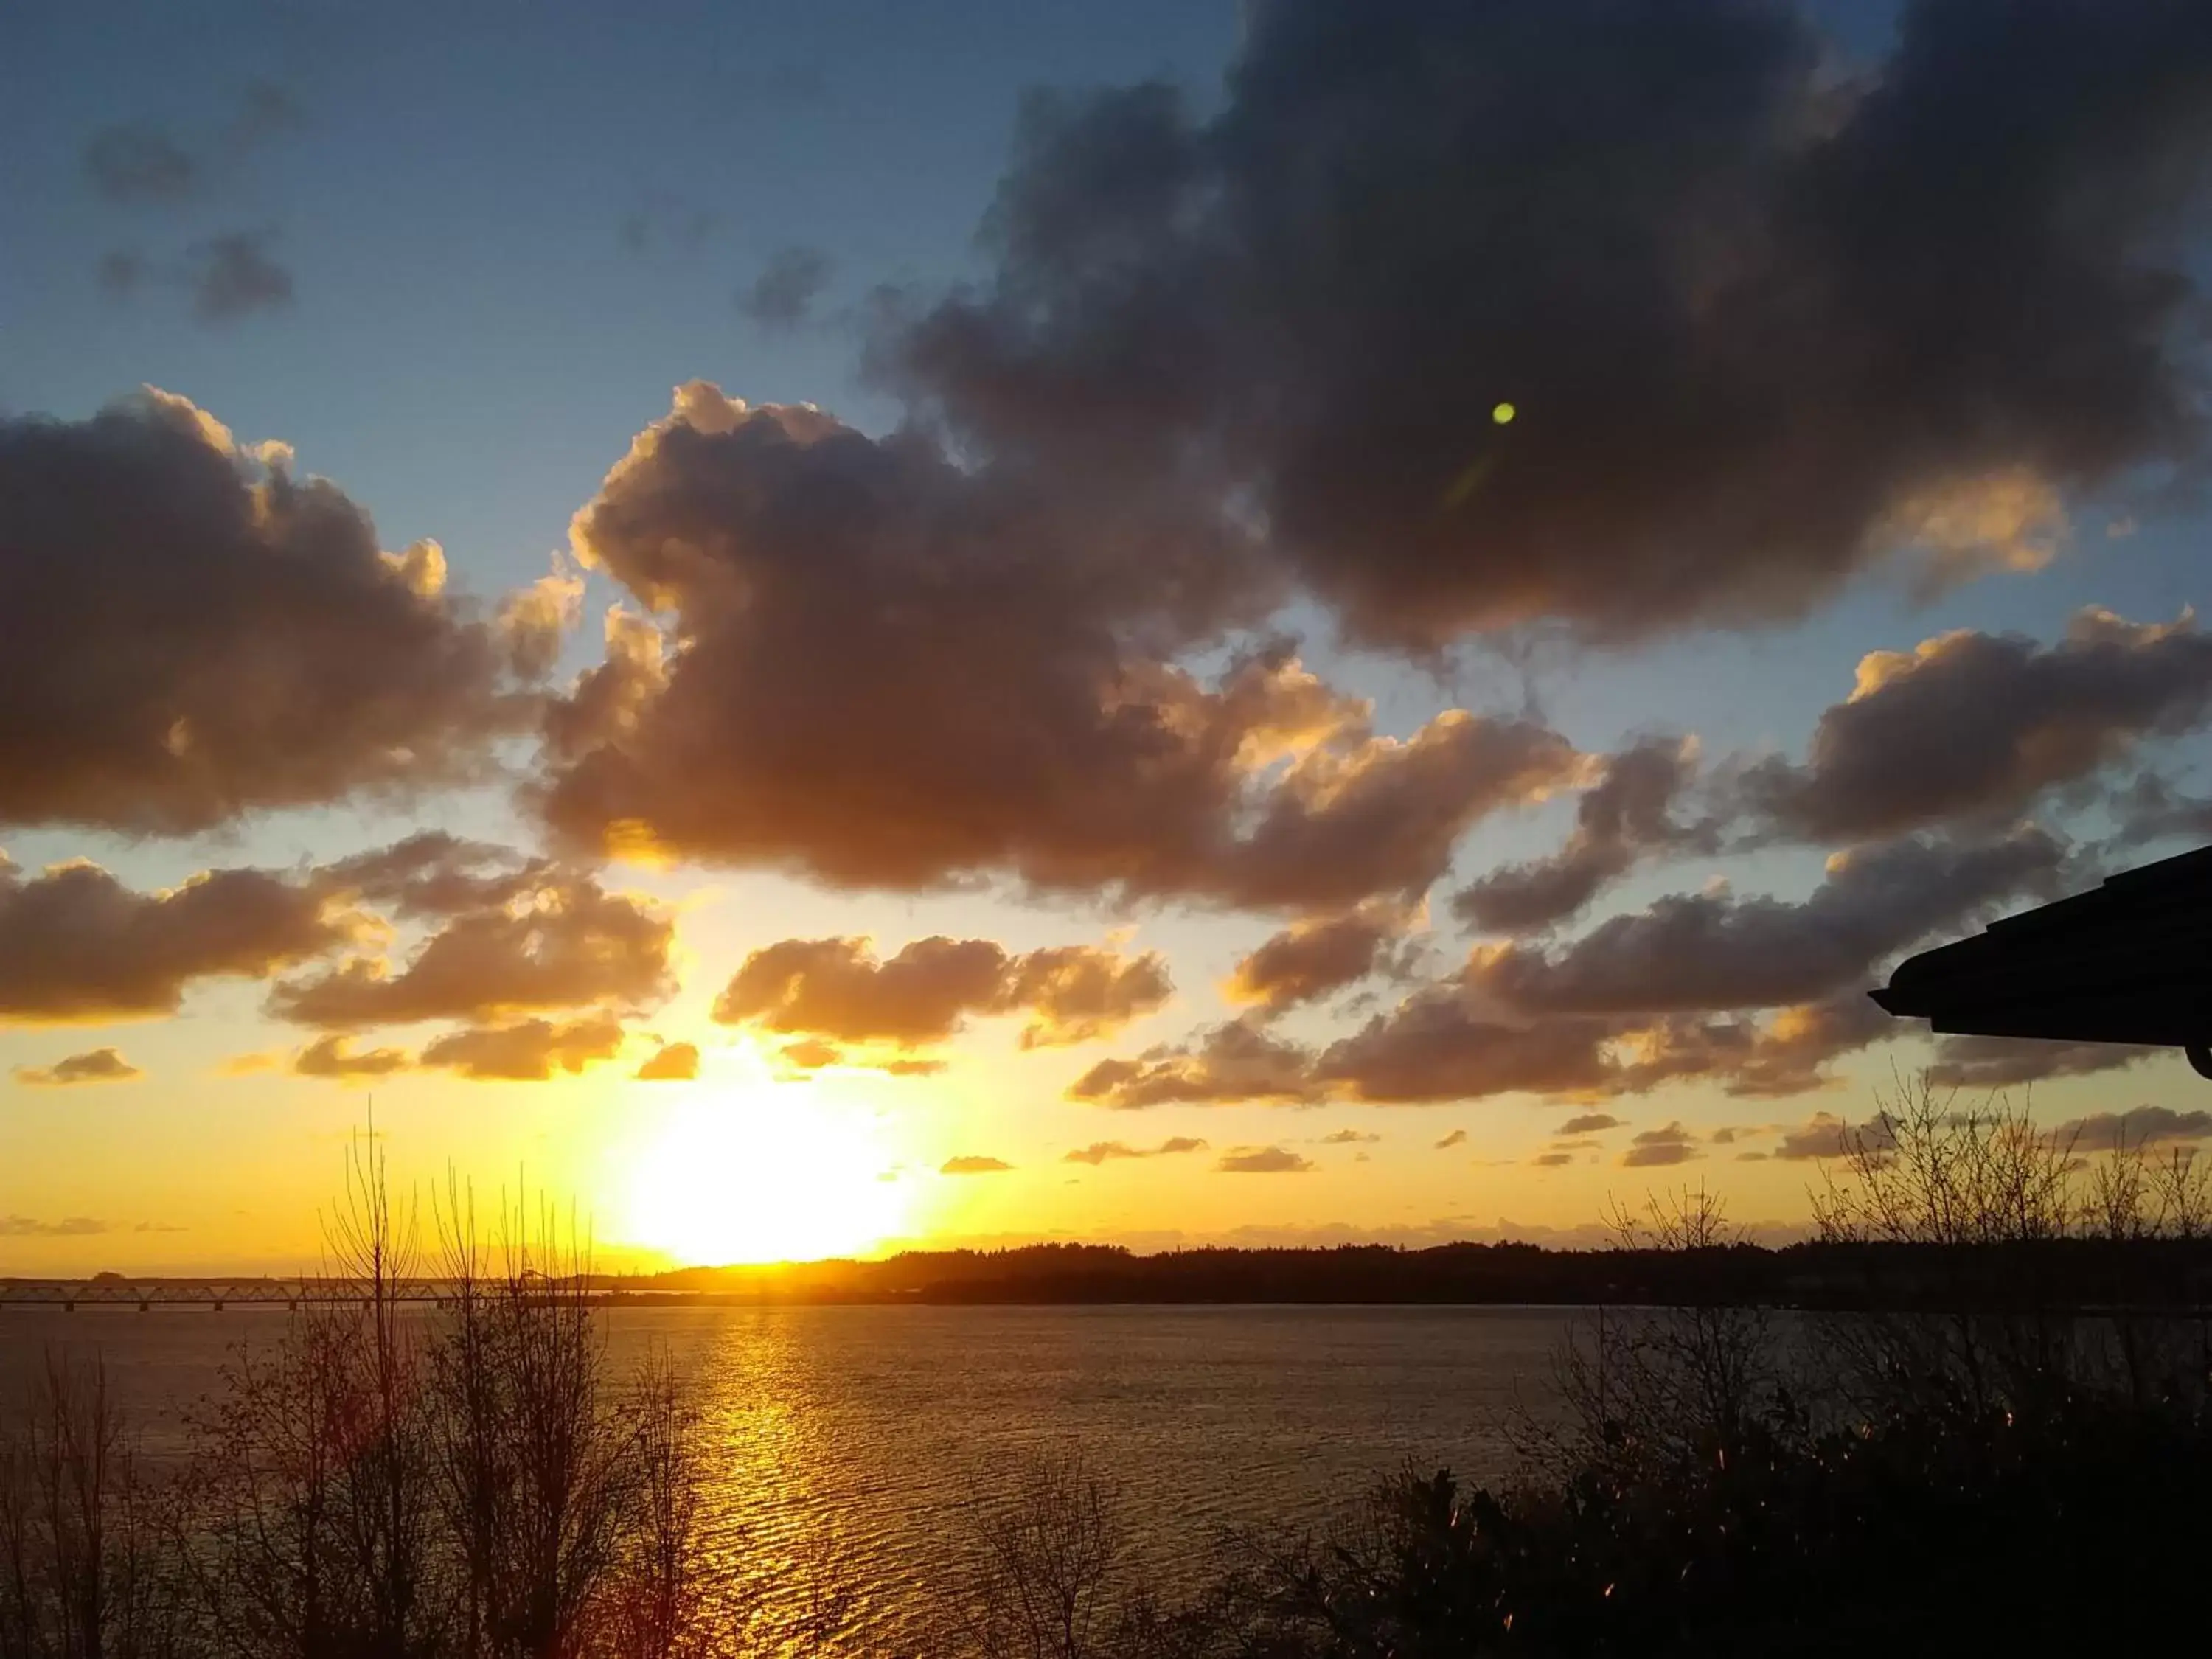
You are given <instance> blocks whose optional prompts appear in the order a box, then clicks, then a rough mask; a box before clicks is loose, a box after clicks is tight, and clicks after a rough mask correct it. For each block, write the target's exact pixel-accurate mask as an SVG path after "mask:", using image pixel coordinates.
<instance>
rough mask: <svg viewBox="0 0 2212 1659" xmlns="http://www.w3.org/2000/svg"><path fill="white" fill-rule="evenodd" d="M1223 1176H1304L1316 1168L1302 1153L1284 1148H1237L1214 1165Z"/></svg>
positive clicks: (1222, 1156) (1223, 1155)
mask: <svg viewBox="0 0 2212 1659" xmlns="http://www.w3.org/2000/svg"><path fill="white" fill-rule="evenodd" d="M1213 1167H1214V1169H1215V1170H1217V1171H1218V1172H1219V1173H1220V1174H1223V1175H1304V1174H1305V1173H1307V1172H1308V1171H1309V1170H1312V1169H1314V1168H1316V1164H1314V1161H1313V1160H1312V1159H1311V1158H1308V1157H1306V1156H1305V1155H1304V1153H1302V1152H1291V1150H1289V1148H1287V1147H1284V1146H1238V1147H1237V1148H1235V1149H1233V1150H1232V1151H1230V1152H1224V1153H1223V1154H1222V1155H1221V1157H1220V1158H1219V1159H1218V1161H1217V1162H1216V1163H1215V1164H1214V1166H1213Z"/></svg>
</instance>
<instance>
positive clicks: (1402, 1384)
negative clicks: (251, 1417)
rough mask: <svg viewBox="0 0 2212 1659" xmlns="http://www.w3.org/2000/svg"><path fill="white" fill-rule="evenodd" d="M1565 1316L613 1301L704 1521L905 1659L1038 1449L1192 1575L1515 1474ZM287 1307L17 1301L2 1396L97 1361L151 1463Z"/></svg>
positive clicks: (2, 1350)
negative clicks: (1236, 1555)
mask: <svg viewBox="0 0 2212 1659" xmlns="http://www.w3.org/2000/svg"><path fill="white" fill-rule="evenodd" d="M1569 1317H1570V1316H1568V1315H1566V1314H1565V1313H1562V1312H1560V1311H1558V1310H1548V1309H1540V1310H1522V1309H1498V1308H772V1309H749V1308H746V1309H740V1308H705V1309H683V1310H667V1309H655V1310H636V1309H613V1310H609V1311H608V1313H607V1315H606V1322H607V1330H608V1339H609V1345H610V1348H611V1358H613V1360H614V1362H615V1364H616V1365H617V1367H618V1368H622V1369H625V1370H626V1369H627V1368H628V1366H629V1364H630V1363H631V1362H633V1361H634V1360H635V1359H637V1358H641V1357H643V1356H644V1355H645V1354H647V1352H651V1351H652V1350H653V1348H654V1347H655V1346H660V1347H663V1348H665V1350H666V1351H667V1352H669V1353H671V1355H673V1356H674V1357H675V1358H676V1359H677V1360H678V1362H679V1363H680V1364H682V1365H683V1366H684V1368H685V1369H686V1370H688V1371H689V1372H690V1374H691V1375H692V1376H695V1377H696V1379H697V1382H698V1384H699V1389H700V1395H701V1400H702V1407H703V1410H704V1413H705V1418H706V1426H707V1429H708V1435H709V1445H710V1447H711V1451H710V1456H709V1467H710V1482H711V1486H710V1490H709V1492H708V1524H709V1528H710V1531H711V1534H712V1537H713V1539H714V1542H715V1544H716V1546H717V1547H720V1548H722V1549H726V1550H728V1551H730V1552H731V1553H732V1558H733V1559H741V1560H744V1561H745V1562H746V1563H747V1564H748V1571H751V1572H753V1573H754V1574H756V1575H757V1578H758V1582H759V1583H760V1585H761V1591H762V1595H763V1597H764V1598H765V1600H766V1601H768V1602H769V1604H770V1607H771V1610H773V1609H774V1608H775V1607H776V1606H778V1605H781V1606H785V1607H787V1606H789V1605H791V1604H793V1602H794V1601H796V1600H800V1599H804V1598H805V1597H806V1596H808V1595H811V1594H813V1593H814V1592H815V1590H816V1589H818V1588H819V1587H820V1586H821V1584H822V1583H823V1575H824V1574H825V1573H831V1574H833V1576H834V1577H836V1580H837V1581H838V1583H837V1586H836V1588H837V1589H840V1590H841V1591H842V1593H843V1594H845V1595H849V1596H850V1597H851V1598H852V1601H853V1603H854V1611H855V1630H856V1632H858V1638H857V1640H856V1643H855V1645H854V1650H855V1651H875V1652H883V1651H888V1650H894V1649H896V1648H897V1647H898V1646H900V1645H901V1644H900V1642H899V1640H898V1637H899V1634H900V1632H901V1631H902V1627H903V1626H904V1625H905V1623H906V1615H907V1613H908V1612H910V1610H911V1608H912V1607H913V1604H914V1600H915V1598H914V1597H913V1595H911V1594H910V1590H909V1587H910V1586H911V1585H912V1584H913V1583H916V1582H921V1581H925V1580H935V1581H937V1582H943V1576H944V1575H945V1574H946V1573H947V1572H948V1571H957V1570H958V1564H959V1562H960V1561H961V1560H962V1559H963V1557H964V1553H965V1552H966V1550H967V1549H968V1547H969V1543H970V1541H971V1539H972V1537H973V1533H974V1528H975V1517H976V1512H977V1506H978V1505H987V1504H990V1503H992V1502H994V1501H995V1499H996V1498H998V1497H999V1496H1000V1494H1002V1493H1003V1492H1005V1490H1006V1485H1007V1482H1008V1479H1009V1475H1010V1471H1011V1470H1012V1468H1015V1467H1016V1466H1017V1465H1018V1462H1019V1461H1020V1460H1021V1458H1022V1457H1023V1455H1024V1453H1026V1452H1028V1451H1030V1450H1031V1449H1036V1448H1039V1447H1051V1446H1060V1445H1066V1444H1069V1443H1074V1444H1079V1445H1080V1446H1081V1447H1082V1449H1083V1450H1084V1452H1085V1455H1086V1456H1087V1458H1088V1459H1089V1461H1090V1462H1091V1465H1092V1466H1093V1467H1094V1468H1097V1469H1099V1470H1101V1471H1102V1472H1103V1473H1104V1474H1106V1475H1107V1476H1108V1477H1109V1479H1110V1480H1112V1481H1113V1482H1115V1485H1116V1486H1118V1487H1119V1489H1120V1491H1121V1495H1122V1498H1123V1499H1124V1502H1125V1504H1126V1513H1127V1515H1128V1516H1130V1518H1131V1520H1132V1522H1133V1524H1134V1525H1135V1526H1136V1528H1137V1529H1138V1532H1139V1541H1140V1544H1141V1547H1142V1548H1143V1550H1144V1552H1145V1553H1146V1554H1147V1555H1148V1556H1150V1557H1152V1559H1154V1560H1155V1561H1157V1562H1158V1563H1159V1564H1160V1567H1161V1570H1162V1571H1165V1572H1167V1573H1168V1575H1169V1576H1170V1577H1173V1576H1174V1575H1175V1570H1176V1565H1177V1564H1182V1567H1183V1570H1184V1571H1191V1570H1192V1569H1191V1565H1190V1564H1192V1563H1194V1562H1196V1561H1199V1560H1202V1559H1204V1555H1205V1550H1206V1546H1207V1545H1208V1544H1210V1543H1211V1541H1212V1539H1213V1538H1214V1537H1215V1535H1216V1534H1218V1531H1219V1530H1220V1529H1221V1528H1224V1527H1247V1526H1251V1525H1253V1524H1254V1523H1255V1522H1256V1521H1258V1520H1261V1519H1263V1518H1267V1517H1273V1518H1275V1519H1277V1520H1278V1521H1281V1522H1291V1523H1318V1522H1321V1521H1322V1520H1323V1519H1325V1517H1326V1516H1328V1514H1330V1513H1331V1512H1333V1511H1334V1510H1338V1509H1340V1507H1341V1506H1342V1504H1344V1502H1345V1501H1346V1499H1347V1498H1352V1497H1354V1496H1356V1495H1357V1494H1358V1492H1359V1491H1360V1490H1361V1489H1363V1488H1364V1486H1365V1485H1366V1484H1367V1483H1368V1482H1369V1481H1370V1480H1371V1479H1372V1478H1373V1477H1374V1476H1375V1475H1376V1474H1380V1473H1382V1472H1383V1471H1385V1470H1388V1469H1389V1468H1395V1466H1396V1465H1398V1464H1399V1463H1401V1462H1403V1461H1405V1460H1406V1459H1408V1458H1411V1459H1413V1460H1414V1461H1415V1462H1418V1463H1420V1464H1423V1465H1425V1466H1436V1465H1449V1467H1451V1468H1453V1469H1454V1470H1455V1471H1458V1472H1460V1473H1461V1474H1464V1475H1467V1476H1469V1477H1471V1478H1474V1479H1475V1480H1485V1479H1490V1478H1494V1477H1496V1476H1498V1474H1502V1473H1504V1471H1505V1469H1506V1468H1507V1467H1508V1465H1509V1462H1510V1454H1509V1451H1508V1449H1507V1447H1506V1444H1505V1441H1504V1435H1503V1433H1502V1431H1501V1424H1502V1420H1503V1419H1504V1417H1505V1416H1506V1415H1507V1414H1508V1413H1510V1412H1511V1411H1512V1410H1513V1409H1514V1408H1515V1407H1516V1402H1518V1403H1521V1404H1525V1405H1527V1406H1528V1407H1532V1408H1535V1409H1541V1408H1543V1407H1544V1406H1545V1405H1546V1404H1547V1402H1548V1401H1549V1398H1550V1387H1551V1384H1550V1372H1549V1365H1550V1358H1551V1354H1552V1352H1553V1348H1554V1347H1555V1346H1556V1344H1557V1343H1558V1341H1559V1338H1560V1336H1561V1334H1563V1332H1564V1330H1565V1326H1566V1323H1567V1321H1568V1319H1569ZM283 1321H284V1316H283V1314H281V1313H274V1312H263V1311H252V1312H246V1311H232V1312H227V1313H222V1314H216V1313H210V1312H207V1311H204V1310H200V1311H188V1310H173V1311H166V1312H155V1313H149V1314H144V1315H140V1314H137V1313H133V1312H124V1311H114V1310H100V1311H97V1312H80V1313H76V1314H70V1315H65V1314H61V1313H58V1312H49V1311H46V1310H23V1309H5V1310H0V1388H4V1389H8V1390H9V1393H11V1394H12V1393H13V1392H14V1390H15V1388H16V1387H17V1386H19V1383H18V1378H19V1377H20V1376H21V1374H22V1373H23V1372H25V1371H26V1370H27V1369H28V1368H29V1367H31V1366H33V1365H35V1364H38V1363H39V1358H40V1354H41V1353H42V1352H45V1351H46V1348H47V1347H49V1346H68V1347H70V1348H71V1349H74V1350H78V1351H83V1350H86V1349H88V1348H90V1347H93V1346H98V1347H99V1348H100V1350H101V1351H102V1352H104V1354H105V1356H106V1361H107V1364H108V1368H109V1374H110V1376H111V1379H112V1384H113V1386H115V1387H116V1388H117V1389H118V1392H119V1393H120V1395H121V1396H122V1398H123V1399H124V1401H125V1403H126V1404H127V1405H128V1406H129V1407H131V1411H132V1413H133V1415H134V1418H135V1419H137V1420H138V1421H139V1422H141V1423H143V1424H144V1425H145V1429H146V1436H147V1439H148V1443H149V1450H152V1451H154V1452H155V1453H157V1454H158V1453H161V1452H163V1451H165V1450H167V1451H173V1449H175V1447H176V1445H177V1444H178V1434H179V1413H180V1412H181V1409H182V1408H183V1407H184V1406H185V1404H186V1403H188V1402H189V1401H191V1400H192V1399H194V1398H195V1397H197V1396H198V1395H203V1394H204V1393H205V1392H206V1391H208V1390H209V1389H210V1388H212V1387H213V1386H214V1385H215V1383H216V1367H217V1366H218V1365H219V1364H221V1363H222V1359H223V1357H224V1354H225V1352H226V1350H227V1349H228V1347H229V1346H232V1345H234V1344H235V1343H237V1342H239V1341H240V1340H245V1341H248V1342H260V1341H268V1340H273V1339H274V1337H275V1336H276V1334H278V1332H279V1331H280V1330H281V1328H282V1327H283Z"/></svg>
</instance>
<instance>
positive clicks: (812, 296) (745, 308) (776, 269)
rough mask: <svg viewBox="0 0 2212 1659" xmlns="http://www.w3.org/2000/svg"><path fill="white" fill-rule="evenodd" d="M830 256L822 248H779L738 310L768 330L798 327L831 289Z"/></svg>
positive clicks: (739, 302) (741, 296)
mask: <svg viewBox="0 0 2212 1659" xmlns="http://www.w3.org/2000/svg"><path fill="white" fill-rule="evenodd" d="M829 270H830V266H829V255H828V254H826V253H824V252H823V251H822V250H821V249H820V248H818V247H805V246H792V247H784V248H778V249H777V250H776V251H775V252H774V253H771V254H770V255H769V257H768V263H767V264H763V266H762V267H761V271H760V275H759V276H756V277H754V278H753V281H752V284H751V286H750V287H749V288H747V289H744V292H743V293H741V294H739V295H738V310H739V311H741V312H743V313H744V314H745V315H746V316H748V317H750V318H751V319H752V320H753V321H754V322H756V323H757V324H759V325H761V326H762V327H763V328H767V329H789V328H797V327H798V326H799V325H800V324H801V323H804V322H805V321H806V320H807V319H808V317H809V316H810V315H811V313H812V312H813V309H814V302H815V301H817V300H818V299H820V298H821V297H822V291H823V289H826V288H828V287H829Z"/></svg>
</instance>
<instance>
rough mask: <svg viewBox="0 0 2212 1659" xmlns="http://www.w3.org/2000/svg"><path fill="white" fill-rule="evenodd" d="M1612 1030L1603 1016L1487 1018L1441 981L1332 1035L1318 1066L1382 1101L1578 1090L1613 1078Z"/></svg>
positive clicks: (1331, 1080) (1345, 1086) (1335, 1083)
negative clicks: (1524, 1020)
mask: <svg viewBox="0 0 2212 1659" xmlns="http://www.w3.org/2000/svg"><path fill="white" fill-rule="evenodd" d="M1610 1036H1611V1031H1610V1029H1609V1028H1608V1027H1607V1025H1606V1024H1605V1023H1604V1022H1602V1021H1600V1020H1589V1019H1573V1018H1570V1019H1553V1020H1539V1021H1536V1022H1534V1023H1532V1024H1516V1023H1512V1022H1509V1021H1503V1020H1498V1019H1492V1018H1485V1017H1484V1016H1483V1015H1481V1014H1480V1013H1478V1012H1475V1011H1474V1010H1473V1009H1472V1008H1470V1007H1469V1006H1468V1001H1467V1000H1466V999H1465V998H1464V997H1462V995H1460V994H1457V993H1456V992H1455V990H1453V989H1451V988H1449V987H1435V988H1431V989H1428V990H1424V991H1421V992H1418V993H1416V994H1414V995H1413V996H1411V997H1408V998H1407V999H1406V1000H1404V1001H1403V1002H1401V1003H1400V1004H1399V1006H1397V1007H1396V1008H1395V1010H1393V1011H1392V1012H1389V1013H1387V1014H1378V1015H1376V1017H1375V1018H1372V1019H1370V1021H1369V1022H1368V1023H1367V1024H1366V1025H1365V1026H1364V1027H1363V1028H1362V1029H1361V1030H1358V1031H1357V1032H1355V1033H1354V1034H1353V1035H1352V1036H1347V1037H1342V1038H1340V1039H1339V1040H1338V1041H1336V1042H1334V1043H1331V1044H1330V1045H1329V1046H1328V1048H1327V1049H1325V1050H1324V1051H1323V1052H1322V1055H1321V1057H1320V1059H1319V1060H1318V1061H1317V1062H1316V1066H1315V1074H1316V1077H1317V1078H1318V1079H1320V1080H1321V1081H1322V1082H1323V1083H1325V1084H1327V1085H1331V1086H1332V1087H1334V1088H1336V1089H1339V1090H1341V1091H1343V1092H1345V1093H1346V1094H1348V1095H1350V1096H1351V1097H1352V1098H1354V1099H1358V1100H1367V1101H1376V1102H1383V1103H1425V1102H1442V1101H1451V1100H1479V1099H1482V1098H1485V1097H1488V1096H1492V1095H1502V1094H1516V1093H1522V1092H1528V1093H1531V1094H1547V1095H1549V1094H1571V1093H1575V1092H1577V1091H1585V1090H1589V1089H1595V1088H1599V1087H1601V1086H1603V1085H1605V1084H1606V1083H1607V1079H1608V1078H1609V1077H1610V1075H1611V1066H1610V1063H1609V1062H1608V1060H1607V1057H1606V1054H1605V1047H1606V1044H1607V1041H1608V1040H1609V1039H1610Z"/></svg>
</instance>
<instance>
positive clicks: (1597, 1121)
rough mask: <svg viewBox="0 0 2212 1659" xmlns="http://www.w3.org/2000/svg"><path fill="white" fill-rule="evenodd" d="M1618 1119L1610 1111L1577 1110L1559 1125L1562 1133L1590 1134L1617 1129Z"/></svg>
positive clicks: (1618, 1125)
mask: <svg viewBox="0 0 2212 1659" xmlns="http://www.w3.org/2000/svg"><path fill="white" fill-rule="evenodd" d="M1619 1127H1620V1119H1619V1118H1617V1117H1615V1116H1613V1115H1612V1114H1611V1113H1610V1112H1577V1113H1576V1114H1575V1115H1574V1116H1572V1117H1571V1118H1569V1119H1568V1120H1567V1121H1565V1123H1562V1124H1561V1125H1559V1133H1561V1134H1563V1135H1591V1134H1596V1133H1599V1132H1600V1131H1601V1130H1605V1129H1618V1128H1619Z"/></svg>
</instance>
